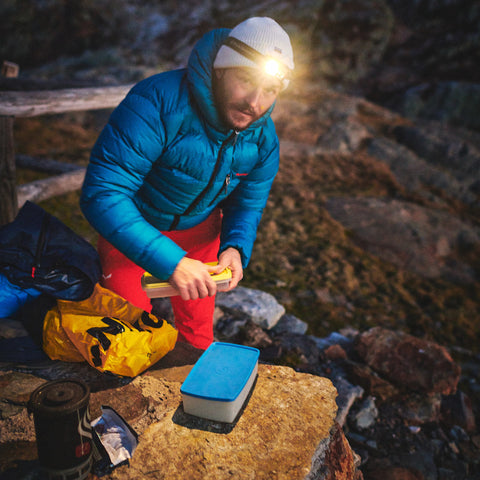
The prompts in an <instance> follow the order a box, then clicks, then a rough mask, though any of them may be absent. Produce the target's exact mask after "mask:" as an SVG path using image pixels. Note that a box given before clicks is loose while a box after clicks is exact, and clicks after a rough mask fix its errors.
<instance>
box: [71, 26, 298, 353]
mask: <svg viewBox="0 0 480 480" xmlns="http://www.w3.org/2000/svg"><path fill="white" fill-rule="evenodd" d="M293 67H294V64H293V53H292V47H291V44H290V39H289V37H288V35H287V33H286V32H285V31H284V30H283V29H282V28H281V27H280V25H278V23H276V22H275V21H274V20H272V19H270V18H268V17H262V18H259V17H255V18H250V19H248V20H246V21H244V22H242V23H240V24H239V25H237V26H236V27H235V28H234V29H233V30H231V31H230V30H227V29H218V30H213V31H212V32H210V33H207V34H206V35H205V36H204V37H203V38H202V39H201V40H200V41H199V42H198V43H197V45H195V47H194V49H193V50H192V53H191V55H190V58H189V61H188V65H187V68H186V69H180V70H175V71H171V72H165V73H160V74H157V75H154V76H152V77H150V78H147V79H145V80H143V81H141V82H140V83H139V84H137V85H136V86H135V87H134V88H133V89H132V90H131V91H130V92H129V94H128V95H127V97H126V98H125V99H124V100H123V102H122V103H121V104H120V105H119V106H118V107H117V108H116V109H115V111H114V112H113V114H112V116H111V118H110V120H109V122H108V124H107V125H106V127H105V128H104V130H103V131H102V133H101V135H100V137H99V139H98V141H97V143H96V144H95V146H94V148H93V150H92V156H91V161H90V164H89V166H88V169H87V174H86V177H85V182H84V185H83V191H82V197H81V202H80V203H81V207H82V211H83V212H84V214H85V216H86V218H87V219H88V220H89V221H90V223H91V224H92V225H93V226H94V227H95V228H96V229H97V230H98V232H99V233H100V238H99V242H98V251H99V254H100V258H101V261H102V269H103V282H102V283H103V285H104V286H105V287H106V288H109V289H111V290H113V291H115V292H116V293H118V294H119V295H121V296H123V297H124V298H126V299H127V300H129V301H130V302H131V303H133V304H135V305H137V306H139V307H142V308H144V309H145V310H147V311H150V310H151V304H150V300H149V299H148V298H147V296H146V294H145V292H143V290H142V289H141V285H140V278H141V276H142V274H143V273H144V271H145V270H146V271H148V272H150V273H151V274H152V275H154V276H155V277H158V278H161V279H168V280H169V282H170V283H171V284H172V285H173V286H174V287H176V289H177V290H178V292H179V295H178V296H174V297H172V298H171V302H172V307H173V311H174V315H175V324H176V327H177V329H178V331H179V340H180V341H186V342H189V343H191V344H192V345H194V346H196V347H198V348H207V347H208V345H209V344H210V343H211V342H212V341H213V325H212V324H213V310H214V308H215V294H216V291H217V287H216V284H215V282H214V281H213V280H212V278H211V273H219V272H221V271H223V270H224V269H225V268H226V267H229V268H230V269H231V270H232V281H231V283H230V286H229V289H233V288H235V287H236V286H237V284H238V282H239V281H240V280H241V279H242V276H243V268H245V267H246V265H247V264H248V261H249V258H250V255H251V251H252V247H253V242H254V240H255V237H256V231H257V226H258V223H259V221H260V218H261V215H262V211H263V209H264V207H265V205H266V202H267V197H268V194H269V191H270V187H271V185H272V182H273V179H274V177H275V175H276V173H277V170H278V162H279V143H278V138H277V135H276V133H275V128H274V125H273V122H272V120H271V118H270V114H271V112H272V110H273V107H274V103H275V100H276V99H277V96H278V94H279V93H280V92H281V91H282V90H283V89H285V88H286V87H287V85H288V83H289V76H290V74H291V71H292V70H293ZM217 260H218V265H217V266H209V265H207V263H210V262H216V261H217Z"/></svg>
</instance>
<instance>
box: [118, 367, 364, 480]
mask: <svg viewBox="0 0 480 480" xmlns="http://www.w3.org/2000/svg"><path fill="white" fill-rule="evenodd" d="M172 373H173V376H169V375H171V374H172ZM187 373H188V368H185V369H184V370H183V371H182V370H176V371H175V372H172V371H169V372H165V371H161V370H160V371H156V372H150V373H149V374H147V375H144V376H142V377H139V378H138V379H136V380H135V381H134V384H136V385H140V386H141V388H142V389H143V391H144V393H145V395H146V396H148V397H150V398H152V400H153V402H154V404H155V409H156V410H157V409H158V410H159V411H158V413H157V415H158V416H159V417H161V418H160V419H159V421H158V422H155V423H153V424H152V425H150V426H149V427H148V428H147V430H146V431H145V432H144V433H143V434H142V435H141V436H140V442H139V445H138V447H137V450H136V451H135V454H134V457H133V459H132V461H131V464H130V468H120V469H118V470H117V471H116V472H114V473H113V474H112V475H111V477H110V478H115V479H124V480H126V479H137V478H144V477H145V476H146V474H147V472H153V471H158V472H161V474H162V478H164V479H169V478H172V479H176V478H188V479H202V480H203V479H218V478H226V477H230V478H238V479H271V478H278V479H288V480H292V479H296V478H298V479H304V478H317V479H330V478H332V479H333V478H335V479H350V478H353V473H354V470H355V468H354V461H353V455H352V452H351V450H350V448H349V446H348V443H347V442H346V440H345V438H344V437H343V433H342V431H341V429H339V428H338V427H337V426H336V424H335V422H334V420H335V415H336V411H337V407H336V404H335V397H336V390H335V388H334V387H333V385H332V384H331V382H330V381H329V380H327V379H325V378H321V377H315V376H312V375H307V374H299V373H296V372H294V371H293V370H292V369H290V368H286V367H276V366H267V365H260V366H259V375H258V379H257V382H256V386H255V389H254V391H253V394H252V396H251V398H250V400H249V402H248V404H247V406H246V408H245V410H244V412H243V414H242V415H241V417H240V418H239V419H238V421H237V422H236V423H235V424H221V423H217V422H212V421H208V420H202V419H199V418H196V417H192V416H190V415H187V414H185V413H184V411H183V409H182V407H181V404H180V386H181V382H182V380H183V378H184V376H185V375H186V374H187ZM165 377H167V378H170V380H165ZM167 397H168V398H170V399H171V398H173V397H174V398H176V402H170V403H169V404H168V406H167V408H165V399H166V398H167ZM159 400H161V401H159ZM155 451H156V452H159V454H158V455H152V452H155ZM312 463H313V467H312ZM179 475H180V477H179Z"/></svg>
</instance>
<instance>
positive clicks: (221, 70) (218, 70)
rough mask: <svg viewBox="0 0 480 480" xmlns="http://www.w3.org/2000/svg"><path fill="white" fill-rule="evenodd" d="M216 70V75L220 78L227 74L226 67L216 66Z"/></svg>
mask: <svg viewBox="0 0 480 480" xmlns="http://www.w3.org/2000/svg"><path fill="white" fill-rule="evenodd" d="M214 72H215V77H216V78H218V79H220V78H222V77H223V75H224V74H225V69H224V68H215V69H214Z"/></svg>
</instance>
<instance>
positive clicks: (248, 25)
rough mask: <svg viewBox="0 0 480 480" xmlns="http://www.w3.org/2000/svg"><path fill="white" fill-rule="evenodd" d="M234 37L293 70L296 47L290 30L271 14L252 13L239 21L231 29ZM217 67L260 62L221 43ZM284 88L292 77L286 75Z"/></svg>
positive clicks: (257, 66)
mask: <svg viewBox="0 0 480 480" xmlns="http://www.w3.org/2000/svg"><path fill="white" fill-rule="evenodd" d="M229 37H233V38H235V39H237V40H240V41H241V42H243V43H245V44H247V45H248V46H249V47H251V48H253V49H254V50H256V51H257V52H259V53H261V54H262V55H265V56H267V57H271V58H273V59H275V60H277V61H278V62H280V63H281V64H282V65H284V66H285V67H287V68H288V69H289V70H293V68H294V66H295V65H294V63H293V50H292V45H291V43H290V38H289V36H288V34H287V32H286V31H285V30H284V29H283V28H282V27H281V26H280V25H279V24H278V23H277V22H276V21H275V20H273V19H271V18H269V17H252V18H249V19H248V20H245V21H243V22H242V23H239V24H238V25H237V26H236V27H235V28H233V30H232V31H231V32H230V34H229ZM213 67H214V68H231V67H254V68H260V66H259V65H258V64H257V63H255V62H254V61H253V60H250V59H249V58H247V57H246V56H244V55H242V54H241V53H239V52H237V51H236V50H234V49H233V48H231V47H229V46H227V45H222V46H221V47H220V49H219V50H218V53H217V56H216V58H215V61H214V63H213ZM282 82H283V89H285V88H287V86H288V83H289V79H288V78H284V79H283V80H282Z"/></svg>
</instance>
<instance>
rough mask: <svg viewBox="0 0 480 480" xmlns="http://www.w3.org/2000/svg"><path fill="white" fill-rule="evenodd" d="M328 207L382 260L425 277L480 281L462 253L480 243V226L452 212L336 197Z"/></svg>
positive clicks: (377, 200) (370, 199)
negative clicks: (466, 246) (451, 213)
mask: <svg viewBox="0 0 480 480" xmlns="http://www.w3.org/2000/svg"><path fill="white" fill-rule="evenodd" d="M327 209H328V211H329V213H330V214H331V215H332V217H333V218H335V220H337V221H339V222H341V223H342V225H344V226H345V227H346V228H349V229H351V230H352V231H353V232H354V240H355V242H356V243H357V244H358V245H360V246H361V247H363V248H365V250H367V251H368V252H370V253H373V254H374V255H377V256H378V257H379V258H381V259H382V260H386V261H388V262H391V263H393V264H394V265H397V266H399V267H401V268H403V269H406V270H410V271H412V272H414V273H416V274H418V275H421V276H423V277H426V278H438V277H441V278H444V279H447V280H450V281H455V282H459V283H474V282H475V281H476V280H477V274H476V272H475V270H474V269H473V268H472V267H471V266H470V265H469V264H468V259H466V258H462V256H463V255H462V254H464V253H465V251H466V252H468V248H470V249H474V248H479V247H480V230H479V229H478V228H477V227H476V226H474V225H471V224H469V223H468V222H464V221H462V220H461V219H460V218H458V217H456V216H454V215H450V214H449V213H448V212H444V211H439V210H435V209H432V208H427V207H422V206H419V205H415V204H412V203H410V202H403V201H400V200H385V199H380V198H368V197H367V198H352V197H343V198H335V197H332V198H330V199H329V200H328V201H327ZM467 243H468V245H470V246H469V247H468V248H465V249H464V248H462V247H464V245H466V244H467Z"/></svg>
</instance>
